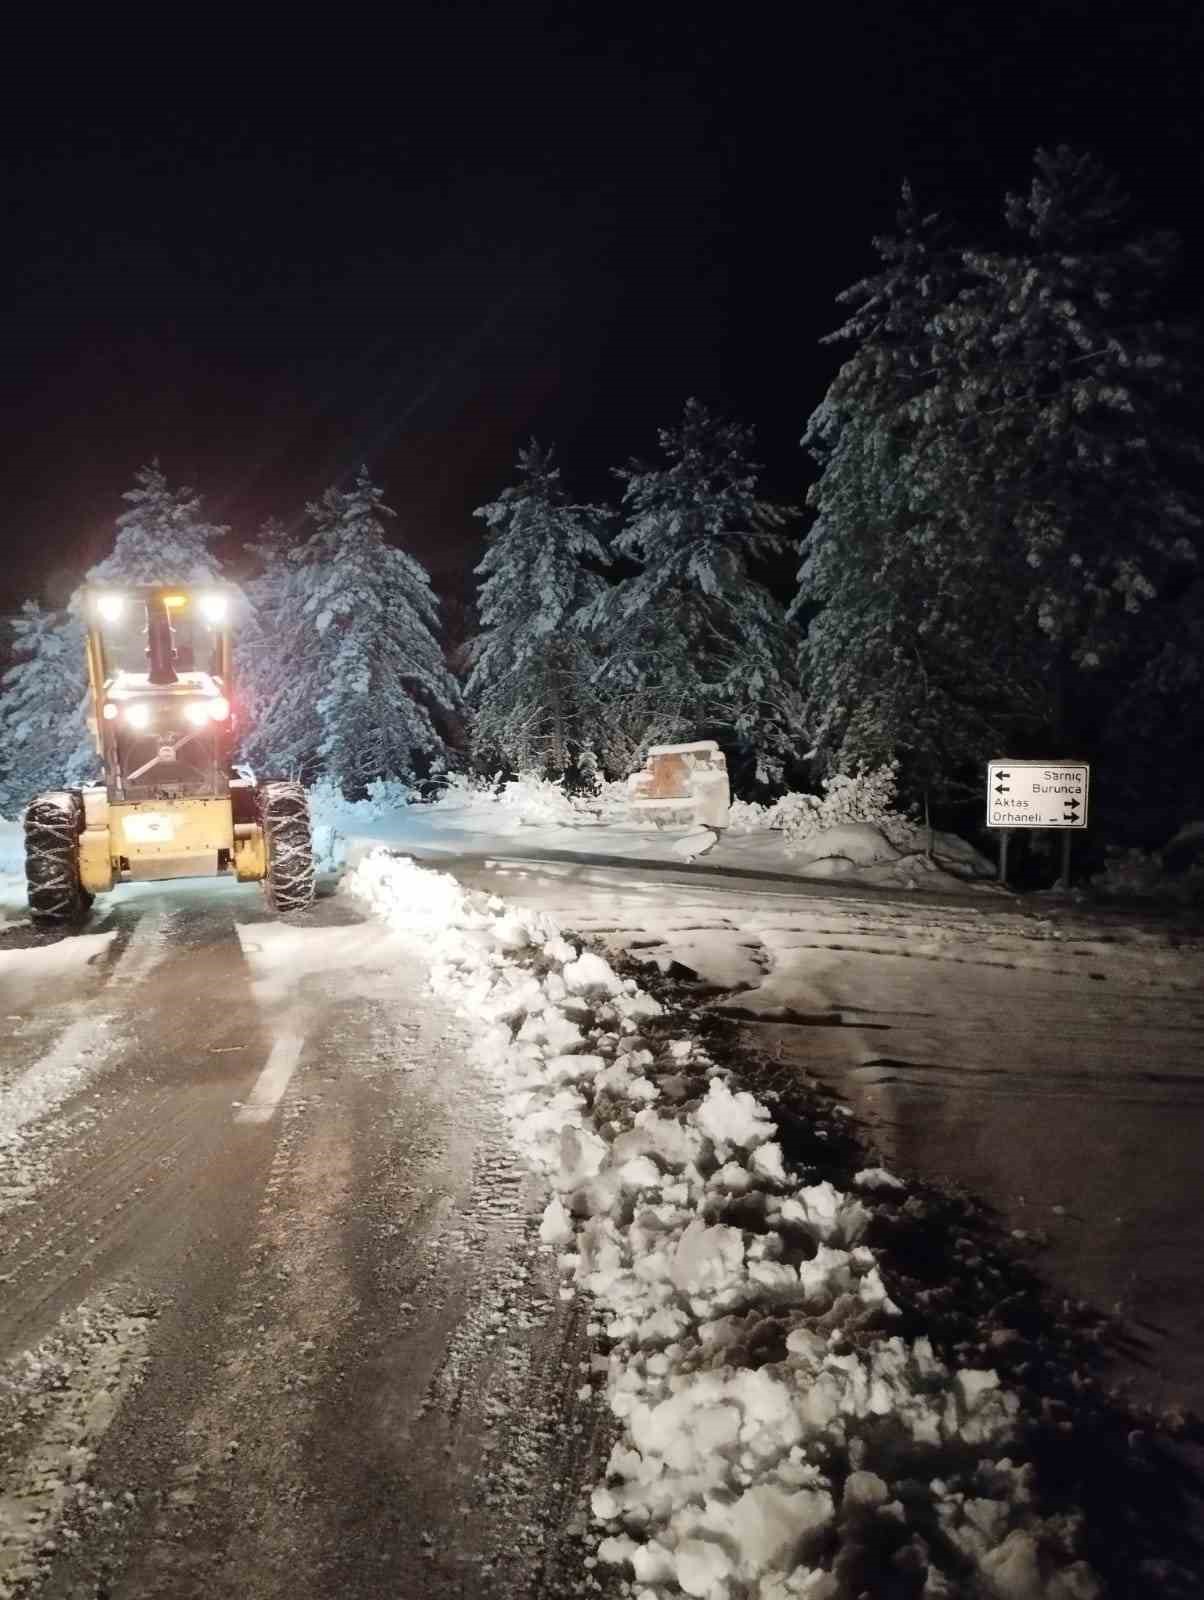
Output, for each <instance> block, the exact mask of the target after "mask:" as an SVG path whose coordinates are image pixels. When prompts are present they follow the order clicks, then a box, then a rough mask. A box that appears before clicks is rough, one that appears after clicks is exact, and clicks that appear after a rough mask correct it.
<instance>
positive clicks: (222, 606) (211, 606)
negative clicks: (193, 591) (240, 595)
mask: <svg viewBox="0 0 1204 1600" xmlns="http://www.w3.org/2000/svg"><path fill="white" fill-rule="evenodd" d="M228 609H229V608H228V606H227V602H226V597H225V595H224V594H203V595H202V596H201V615H202V616H203V617H204V619H205V621H206V622H224V621H225V620H226V612H227V610H228Z"/></svg>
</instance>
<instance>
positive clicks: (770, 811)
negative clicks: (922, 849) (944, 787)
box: [730, 761, 911, 842]
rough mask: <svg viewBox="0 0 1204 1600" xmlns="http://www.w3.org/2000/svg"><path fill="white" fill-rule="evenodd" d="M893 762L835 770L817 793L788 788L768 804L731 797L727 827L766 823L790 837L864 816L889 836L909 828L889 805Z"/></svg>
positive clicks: (755, 828) (754, 828) (747, 828)
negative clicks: (847, 771)
mask: <svg viewBox="0 0 1204 1600" xmlns="http://www.w3.org/2000/svg"><path fill="white" fill-rule="evenodd" d="M897 785H898V763H897V762H894V761H892V762H890V763H888V764H887V765H886V766H882V767H874V768H872V769H868V770H867V769H863V768H859V769H858V770H857V771H856V772H853V773H846V772H837V773H835V774H833V776H832V777H830V778H825V779H824V781H823V793H822V794H818V795H816V794H801V793H798V792H797V791H792V792H791V793H789V794H784V795H783V796H782V798H781V799H780V800H777V801H775V802H774V804H773V805H770V806H759V805H756V804H754V803H752V802H750V801H746V800H737V801H734V802H733V804H732V808H731V823H730V827H731V831H732V832H733V833H760V832H761V831H762V830H763V829H765V828H769V829H772V830H773V831H774V832H777V833H781V834H784V835H785V837H786V838H787V839H790V840H799V841H802V840H805V839H808V838H810V837H811V835H812V834H816V833H823V832H824V831H825V830H826V829H828V828H839V827H843V826H845V825H846V824H847V823H851V822H868V823H871V824H872V825H873V826H874V827H875V828H878V829H879V830H880V831H881V832H882V833H883V834H885V836H886V837H887V838H888V839H891V840H892V842H893V839H894V836H895V835H896V834H899V833H902V832H906V831H908V830H909V829H910V828H911V824H910V822H909V821H908V819H907V818H906V817H905V816H903V815H902V814H901V813H900V812H899V811H897V810H896V809H895V798H896V791H897Z"/></svg>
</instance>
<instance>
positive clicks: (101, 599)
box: [96, 594, 125, 622]
mask: <svg viewBox="0 0 1204 1600" xmlns="http://www.w3.org/2000/svg"><path fill="white" fill-rule="evenodd" d="M96 610H97V614H98V615H99V617H100V619H101V621H102V622H120V621H121V617H122V613H123V612H124V611H125V596H124V595H123V594H98V595H97V597H96Z"/></svg>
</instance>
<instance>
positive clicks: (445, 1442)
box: [0, 883, 602, 1600]
mask: <svg viewBox="0 0 1204 1600" xmlns="http://www.w3.org/2000/svg"><path fill="white" fill-rule="evenodd" d="M23 946H24V947H28V955H27V956H23V957H19V958H18V959H17V960H16V962H15V964H6V965H5V967H4V968H3V974H4V975H3V977H2V978H0V1016H3V1017H4V1018H6V1022H5V1025H4V1030H3V1031H4V1039H3V1044H2V1045H0V1088H3V1089H6V1090H9V1091H12V1103H15V1104H16V1105H18V1106H22V1105H23V1106H24V1107H25V1110H26V1112H27V1117H26V1123H27V1126H26V1128H25V1129H24V1130H20V1131H18V1132H17V1133H16V1134H13V1132H12V1130H11V1128H10V1130H9V1137H8V1139H7V1141H6V1142H5V1143H0V1362H3V1363H5V1365H4V1367H3V1378H2V1383H0V1596H4V1597H6V1600H7V1597H10V1596H24V1595H27V1594H28V1595H37V1596H39V1597H40V1596H47V1597H50V1596H63V1597H67V1596H71V1597H84V1596H87V1597H89V1600H99V1597H108V1600H118V1597H121V1600H127V1597H128V1600H134V1597H150V1596H156V1597H163V1596H170V1597H172V1600H186V1597H190V1596H198V1597H199V1596H202V1595H204V1596H206V1597H208V1600H214V1597H223V1596H231V1597H233V1596H238V1597H247V1600H267V1597H269V1596H271V1597H281V1600H283V1597H285V1596H288V1597H289V1600H306V1597H309V1596H313V1597H315V1600H316V1597H318V1596H323V1597H329V1596H332V1595H339V1596H346V1597H354V1596H386V1595H387V1596H390V1597H405V1596H420V1595H422V1596H432V1595H435V1596H440V1597H442V1596H459V1595H464V1596H474V1597H476V1596H482V1595H491V1596H492V1595H498V1596H528V1595H529V1596H560V1595H564V1594H567V1593H571V1592H573V1591H574V1589H575V1588H576V1586H577V1579H578V1577H579V1575H580V1574H581V1572H582V1567H581V1562H582V1554H583V1553H582V1551H581V1549H580V1546H579V1545H577V1544H576V1543H575V1541H574V1536H573V1532H574V1529H575V1527H576V1526H577V1525H578V1519H579V1516H580V1510H581V1506H582V1504H583V1500H582V1495H583V1493H584V1492H585V1491H586V1490H587V1489H588V1487H589V1485H590V1484H592V1482H593V1481H594V1480H595V1477H596V1461H594V1460H591V1452H592V1453H593V1454H594V1455H595V1456H596V1455H597V1453H598V1451H599V1450H600V1449H601V1447H602V1446H601V1441H596V1440H595V1438H594V1428H595V1422H596V1411H595V1408H594V1407H593V1406H592V1405H591V1404H590V1402H589V1401H588V1400H579V1399H578V1398H577V1391H578V1390H579V1389H580V1388H581V1387H582V1385H583V1383H584V1381H585V1380H584V1379H583V1377H582V1375H581V1372H580V1371H579V1370H578V1365H579V1363H580V1362H583V1361H587V1360H588V1348H587V1344H586V1341H585V1338H584V1334H583V1331H582V1330H581V1329H580V1328H579V1326H578V1320H577V1319H578V1312H577V1310H576V1309H575V1308H574V1307H573V1306H572V1305H566V1304H564V1303H563V1302H562V1301H561V1299H560V1296H559V1291H558V1286H557V1283H556V1282H555V1279H554V1276H553V1275H552V1273H553V1269H552V1268H551V1264H550V1263H549V1262H548V1260H547V1258H546V1254H545V1255H540V1254H538V1253H537V1251H536V1249H535V1247H534V1246H535V1244H536V1243H537V1240H535V1238H534V1233H533V1229H534V1226H535V1222H536V1221H537V1219H538V1216H539V1209H540V1208H539V1205H538V1204H537V1203H536V1196H535V1194H534V1192H533V1190H532V1187H531V1180H530V1179H529V1178H528V1177H527V1176H526V1175H525V1174H524V1172H523V1171H522V1169H520V1168H519V1167H518V1166H517V1164H516V1162H515V1160H514V1158H513V1156H512V1155H511V1153H510V1150H509V1148H508V1146H507V1143H506V1139H505V1137H504V1134H503V1131H502V1126H501V1122H500V1119H499V1116H498V1113H497V1109H496V1107H495V1106H494V1105H493V1104H492V1103H491V1101H490V1099H489V1092H488V1090H487V1089H486V1088H485V1087H484V1086H483V1085H482V1083H481V1081H480V1078H479V1077H478V1076H477V1075H475V1074H473V1073H472V1072H471V1071H470V1070H469V1069H468V1067H467V1066H466V1065H465V1063H464V1059H463V1053H462V1045H461V1040H460V1037H459V1035H458V1033H457V1030H456V1025H455V1023H454V1022H453V1021H452V1020H451V1019H450V1018H449V1017H448V1016H446V1015H444V1014H443V1013H442V1012H441V1011H440V1010H439V1008H438V1006H437V1005H436V1004H435V1003H434V1002H432V1000H431V997H430V996H429V994H427V993H425V992H424V989H423V978H422V974H421V973H420V972H419V971H417V970H415V964H414V962H413V959H412V955H411V956H408V957H407V956H405V954H404V952H400V951H399V950H398V949H396V948H393V947H392V946H391V944H390V940H389V938H388V936H387V935H385V934H383V933H382V931H381V929H380V928H379V927H377V926H374V925H368V924H363V923H359V922H357V920H356V919H355V914H354V912H353V911H351V910H350V909H349V908H348V906H347V905H346V904H345V903H344V902H341V901H338V900H325V901H319V903H318V905H317V906H316V907H315V908H314V909H313V911H312V912H310V913H307V914H306V915H305V916H303V917H301V918H299V919H296V921H295V923H294V924H293V925H291V926H290V925H283V924H276V923H273V922H271V921H270V920H269V919H268V918H267V916H266V914H265V913H264V912H263V911H262V909H261V903H260V901H259V898H258V896H257V895H255V894H254V893H253V892H252V893H248V892H247V891H245V890H239V889H237V888H236V887H234V886H230V887H228V888H227V887H225V886H223V885H215V884H212V883H205V884H203V885H183V886H180V887H178V888H176V887H162V888H158V887H156V888H148V889H146V890H142V891H137V890H135V891H127V892H126V893H125V894H124V895H123V896H121V897H114V900H113V903H112V909H111V910H110V911H109V912H108V913H107V914H106V915H104V916H103V917H101V918H99V919H97V918H94V919H93V921H92V923H91V924H90V926H89V928H88V929H86V930H84V932H82V933H81V934H79V935H71V936H68V937H66V938H55V937H52V936H48V935H45V934H34V933H33V931H32V930H30V929H28V928H26V929H10V930H8V931H7V933H6V934H5V935H4V936H3V937H2V939H0V947H2V948H3V949H5V950H8V951H10V952H11V951H14V950H18V949H20V948H21V947H23ZM47 974H50V975H51V976H50V978H49V979H48V977H47ZM56 1095H57V1096H58V1098H59V1099H60V1101H61V1105H60V1106H59V1107H58V1109H57V1112H55V1111H54V1109H53V1108H52V1107H50V1106H48V1104H47V1099H48V1097H50V1098H53V1097H54V1096H56ZM23 1097H24V1098H23ZM48 1111H50V1112H51V1113H52V1114H49V1115H48V1114H47V1113H48Z"/></svg>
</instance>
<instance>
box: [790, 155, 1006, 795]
mask: <svg viewBox="0 0 1204 1600" xmlns="http://www.w3.org/2000/svg"><path fill="white" fill-rule="evenodd" d="M897 229H898V231H897V233H895V234H894V235H890V236H885V237H880V238H877V239H875V240H874V247H875V249H876V251H877V252H878V255H879V257H880V259H881V263H882V264H881V268H880V270H879V271H878V272H877V273H875V274H873V275H871V276H870V277H867V278H864V279H862V280H861V281H860V282H858V283H856V284H854V285H853V286H852V287H851V288H849V289H846V290H845V291H844V292H843V293H842V294H841V295H840V296H839V297H838V300H839V303H841V304H842V305H844V306H845V307H847V308H848V316H847V318H846V320H845V322H844V324H843V325H842V326H841V327H840V328H838V329H837V330H836V331H835V332H834V333H831V334H829V335H827V337H826V338H825V340H824V342H825V343H834V342H836V341H851V342H853V343H854V344H855V345H856V348H855V350H854V351H853V354H852V355H851V356H850V357H849V359H848V360H847V361H846V362H845V363H844V365H843V366H842V367H841V368H840V371H839V372H838V373H837V374H836V377H835V378H834V379H833V381H832V383H831V385H830V387H829V389H828V392H827V394H826V395H825V397H824V399H823V401H822V402H821V403H820V405H819V406H818V407H817V408H816V410H815V411H814V412H813V413H812V415H811V418H810V420H809V422H808V425H807V430H806V433H805V435H804V437H803V444H804V447H806V448H807V449H809V450H810V452H811V454H812V455H813V457H814V458H815V460H816V461H817V462H818V464H819V467H820V476H819V478H818V480H817V481H816V482H815V483H814V484H813V485H812V487H811V490H810V492H809V494H808V504H809V505H810V506H811V507H812V508H813V509H814V511H815V513H816V518H815V522H814V523H813V524H812V527H811V528H810V530H809V531H808V533H807V534H806V536H805V538H804V541H803V557H804V559H803V563H802V566H801V568H800V571H799V590H798V594H797V596H796V598H795V601H794V605H793V607H792V615H793V616H796V617H800V618H802V619H804V620H806V622H807V630H806V635H805V638H804V640H803V644H802V649H801V660H800V678H801V680H802V683H803V685H804V687H805V697H806V698H805V709H804V713H803V723H804V726H805V727H806V728H807V730H808V734H809V738H810V741H811V744H812V747H813V750H814V752H815V758H816V760H817V762H818V765H819V767H820V769H821V770H822V771H827V772H835V771H845V772H853V771H855V770H856V769H857V768H858V767H860V766H866V767H877V766H880V765H882V764H884V763H886V762H888V761H890V760H892V759H894V758H898V759H900V760H901V762H902V763H903V781H904V784H905V786H906V787H907V788H909V789H911V790H912V791H913V792H920V791H922V792H924V793H925V794H929V793H931V792H933V791H936V792H937V793H938V794H939V793H940V792H942V791H943V790H945V789H947V788H948V787H949V786H950V784H951V783H952V782H953V781H954V780H955V778H956V776H957V773H958V770H959V768H960V767H962V766H963V765H964V763H966V762H967V761H969V760H970V759H971V758H975V757H978V756H980V755H981V754H982V753H983V752H984V751H986V750H988V749H990V748H992V747H994V746H995V745H996V744H998V743H999V741H1000V740H1001V739H1003V738H1005V731H1004V730H1005V729H1006V728H1007V727H1008V726H1014V725H1015V723H1016V722H1017V721H1019V720H1021V719H1022V718H1023V717H1024V716H1025V715H1029V716H1031V715H1032V714H1033V711H1032V705H1031V700H1032V693H1031V685H1029V684H1028V683H1027V682H1026V681H1025V679H1024V674H1023V673H1022V672H1021V671H1020V670H1019V669H1018V656H1017V651H1016V646H1015V639H1014V637H1013V631H1014V630H1012V629H1010V628H1009V627H1008V626H1007V622H1006V619H1007V617H1008V614H1009V604H1008V596H1007V570H1006V565H1005V564H1001V563H1000V562H999V561H998V560H995V559H990V558H989V557H990V555H991V550H990V546H989V545H988V546H987V547H986V549H985V550H983V549H980V548H979V547H977V546H970V545H968V544H965V543H962V544H960V545H959V543H958V539H957V535H956V531H955V530H954V529H953V528H952V527H951V524H950V520H949V518H948V516H947V514H946V510H945V507H944V504H943V501H942V499H941V496H940V493H939V492H938V491H937V489H936V488H935V487H934V485H935V484H936V483H937V482H938V481H939V478H940V469H941V468H942V467H943V468H944V469H945V470H946V471H947V470H948V462H949V459H950V457H951V456H953V457H955V458H956V456H957V453H958V451H959V450H960V444H959V439H958V434H957V422H956V418H955V417H954V416H953V415H952V414H951V409H950V407H949V406H948V403H947V401H946V398H945V394H944V391H943V388H942V383H943V379H944V375H945V371H946V366H947V362H948V359H949V358H948V355H947V352H946V351H945V349H944V348H943V343H942V334H941V319H942V317H943V316H944V315H945V314H946V312H947V310H948V307H949V306H950V305H951V304H952V303H953V302H954V301H955V299H956V296H957V293H958V288H959V283H960V269H959V260H958V256H957V253H956V252H955V250H954V249H953V247H952V244H951V242H950V238H949V233H948V230H947V229H946V228H945V227H944V225H943V224H942V223H941V222H940V220H939V219H938V218H937V217H936V216H935V214H929V215H925V214H924V213H923V212H922V211H921V209H920V208H919V207H918V205H917V204H916V201H915V197H914V195H913V193H912V191H911V188H910V185H908V184H904V186H903V192H902V200H901V204H900V208H899V211H898V213H897ZM995 553H996V554H997V552H995Z"/></svg>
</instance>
